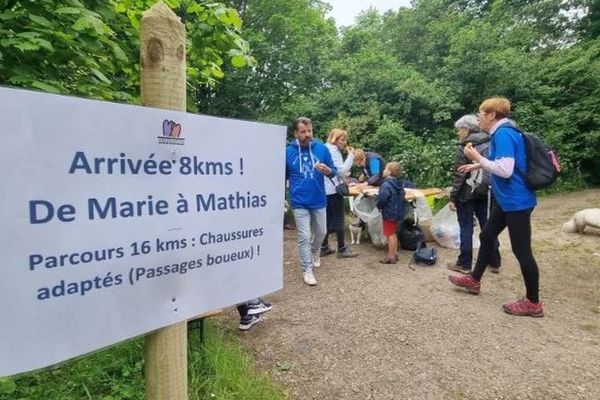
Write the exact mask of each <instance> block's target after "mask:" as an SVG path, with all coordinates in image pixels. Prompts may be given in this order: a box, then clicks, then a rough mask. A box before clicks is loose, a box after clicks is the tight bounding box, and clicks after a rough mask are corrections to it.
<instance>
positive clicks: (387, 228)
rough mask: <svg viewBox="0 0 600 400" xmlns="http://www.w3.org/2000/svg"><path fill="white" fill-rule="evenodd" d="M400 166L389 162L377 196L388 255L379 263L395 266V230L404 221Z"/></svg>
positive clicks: (396, 256)
mask: <svg viewBox="0 0 600 400" xmlns="http://www.w3.org/2000/svg"><path fill="white" fill-rule="evenodd" d="M401 175H402V166H401V165H400V164H399V163H397V162H389V163H387V164H386V166H385V169H384V170H383V176H384V178H385V179H384V180H383V183H382V184H381V187H380V188H379V195H378V196H377V208H378V209H379V210H380V211H381V215H382V217H383V234H384V235H385V236H387V241H388V255H387V257H385V258H384V259H382V260H380V261H379V262H380V263H382V264H396V262H397V261H398V238H397V236H396V229H397V228H398V224H399V223H400V222H401V221H402V220H403V219H404V187H403V185H402V181H401V180H400V176H401Z"/></svg>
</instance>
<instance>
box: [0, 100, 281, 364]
mask: <svg viewBox="0 0 600 400" xmlns="http://www.w3.org/2000/svg"><path fill="white" fill-rule="evenodd" d="M0 121H2V125H1V128H0V137H1V138H2V143H1V145H0V177H1V181H0V182H1V192H0V227H1V229H2V235H1V236H0V257H1V260H0V265H1V267H0V268H1V272H2V275H1V276H0V324H1V328H0V376H7V375H13V374H16V373H20V372H25V371H30V370H33V369H37V368H40V367H44V366H48V365H51V364H54V363H57V362H60V361H63V360H66V359H68V358H70V357H74V356H77V355H81V354H85V353H87V352H90V351H92V350H96V349H99V348H102V347H105V346H108V345H111V344H113V343H116V342H119V341H122V340H124V339H127V338H131V337H134V336H138V335H141V334H144V333H147V332H150V331H152V330H155V329H157V328H161V327H164V326H168V325H171V324H174V323H177V322H180V321H184V320H186V319H189V318H191V317H194V316H196V315H199V314H201V313H204V312H207V311H211V310H215V309H219V308H222V307H226V306H230V305H233V304H236V303H239V302H242V301H245V300H249V299H252V298H255V297H257V296H260V295H264V294H266V293H270V292H273V291H276V290H278V289H280V288H281V287H282V285H283V272H282V264H283V232H282V226H283V221H282V219H283V203H284V193H283V190H284V171H285V164H284V146H285V128H284V127H281V126H275V125H267V124H258V123H252V122H245V121H236V120H228V119H220V118H212V117H206V116H198V115H192V114H186V113H183V112H176V111H169V110H159V109H151V108H143V107H136V106H129V105H121V104H113V103H106V102H100V101H91V100H83V99H78V98H72V97H65V96H56V95H49V94H42V93H36V92H30V91H25V90H16V89H7V88H0Z"/></svg>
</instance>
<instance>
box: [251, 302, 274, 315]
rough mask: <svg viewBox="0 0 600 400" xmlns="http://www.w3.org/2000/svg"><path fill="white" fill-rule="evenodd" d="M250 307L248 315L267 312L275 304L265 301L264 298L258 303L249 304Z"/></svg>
mask: <svg viewBox="0 0 600 400" xmlns="http://www.w3.org/2000/svg"><path fill="white" fill-rule="evenodd" d="M247 307H248V315H258V314H262V313H266V312H267V311H269V310H271V308H273V305H272V304H271V303H267V302H264V301H262V300H260V301H259V302H258V303H255V304H252V303H250V304H247Z"/></svg>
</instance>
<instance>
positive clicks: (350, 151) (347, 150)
mask: <svg viewBox="0 0 600 400" xmlns="http://www.w3.org/2000/svg"><path fill="white" fill-rule="evenodd" d="M346 152H348V154H349V155H350V154H354V147H352V146H346Z"/></svg>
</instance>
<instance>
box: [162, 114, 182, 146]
mask: <svg viewBox="0 0 600 400" xmlns="http://www.w3.org/2000/svg"><path fill="white" fill-rule="evenodd" d="M184 141H185V139H184V138H182V137H181V124H178V123H177V122H175V121H171V120H168V119H165V120H164V121H163V123H162V136H159V137H158V143H160V144H175V145H180V146H181V145H183V142H184Z"/></svg>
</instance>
